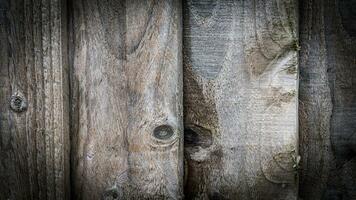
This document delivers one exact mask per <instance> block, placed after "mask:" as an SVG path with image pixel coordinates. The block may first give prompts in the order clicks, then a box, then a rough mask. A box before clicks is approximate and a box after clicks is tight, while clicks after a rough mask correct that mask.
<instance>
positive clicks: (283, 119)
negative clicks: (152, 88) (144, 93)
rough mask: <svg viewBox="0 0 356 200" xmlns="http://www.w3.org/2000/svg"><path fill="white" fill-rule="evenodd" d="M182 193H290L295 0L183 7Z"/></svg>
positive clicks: (225, 0) (191, 2)
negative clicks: (184, 174) (185, 168)
mask: <svg viewBox="0 0 356 200" xmlns="http://www.w3.org/2000/svg"><path fill="white" fill-rule="evenodd" d="M183 8H184V20H183V23H184V29H183V34H184V37H183V38H184V111H185V114H184V122H185V156H186V159H187V175H186V177H187V180H186V185H185V194H186V197H187V198H188V199H240V200H241V199H296V198H297V177H296V168H297V165H298V156H297V153H296V152H297V151H298V130H297V116H298V113H297V96H298V92H297V88H298V87H297V83H298V81H297V79H298V77H297V74H298V73H297V67H298V60H297V50H298V43H297V33H298V30H297V27H298V23H297V22H298V20H297V1H296V0H273V1H264V0H256V1H234V0H220V1H209V0H199V1H195V0H188V1H186V2H185V4H184V6H183Z"/></svg>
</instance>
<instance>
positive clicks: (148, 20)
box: [71, 0, 183, 199]
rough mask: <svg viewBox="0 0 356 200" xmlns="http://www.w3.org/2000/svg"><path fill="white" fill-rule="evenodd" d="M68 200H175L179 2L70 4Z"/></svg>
mask: <svg viewBox="0 0 356 200" xmlns="http://www.w3.org/2000/svg"><path fill="white" fill-rule="evenodd" d="M72 20H73V38H72V39H73V44H74V46H73V47H72V48H73V49H74V57H73V67H72V73H73V75H72V78H71V86H72V92H71V93H72V97H71V99H72V133H73V138H72V139H73V140H72V147H73V160H72V161H73V162H72V170H73V179H72V180H73V183H74V188H73V193H74V198H75V199H101V198H104V199H146V198H149V199H181V198H182V185H183V183H182V182H183V136H182V133H183V128H182V126H183V123H182V122H183V116H182V101H183V99H182V90H183V89H182V58H181V57H182V56H181V42H182V41H181V28H182V23H181V5H180V2H179V1H178V0H169V1H165V0H159V1H153V0H152V1H139V0H133V1H115V0H109V1H94V0H89V1H73V13H72Z"/></svg>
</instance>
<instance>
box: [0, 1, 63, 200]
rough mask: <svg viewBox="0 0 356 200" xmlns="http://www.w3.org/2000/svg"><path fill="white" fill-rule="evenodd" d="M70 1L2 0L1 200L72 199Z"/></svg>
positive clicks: (0, 6) (0, 11)
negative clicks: (70, 171)
mask: <svg viewBox="0 0 356 200" xmlns="http://www.w3.org/2000/svg"><path fill="white" fill-rule="evenodd" d="M65 2H66V1H62V0H42V1H40V0H33V1H29V0H3V1H0V44H1V45H0V94H1V95H0V158H1V159H0V188H1V192H0V199H69V194H70V192H69V185H70V183H69V125H68V124H69V109H68V108H69V104H68V103H69V98H68V97H69V88H68V86H69V85H68V68H67V66H68V63H67V40H66V38H67V37H66V33H67V31H66V3H65Z"/></svg>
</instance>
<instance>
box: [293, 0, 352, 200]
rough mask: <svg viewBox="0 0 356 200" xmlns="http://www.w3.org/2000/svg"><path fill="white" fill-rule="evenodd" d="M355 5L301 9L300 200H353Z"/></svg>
mask: <svg viewBox="0 0 356 200" xmlns="http://www.w3.org/2000/svg"><path fill="white" fill-rule="evenodd" d="M355 6H356V2H355V1H354V0H345V1H337V0H327V1H322V0H303V1H301V5H300V8H301V9H300V22H301V23H300V24H301V29H300V30H301V31H300V41H301V52H300V63H301V64H300V110H299V115H300V150H301V151H300V153H301V155H302V162H301V171H300V175H301V176H300V177H301V180H300V197H301V198H302V199H303V200H309V199H310V200H315V199H340V200H341V199H356V187H355V186H356V156H355V155H356V154H355V153H356V124H355V120H356V87H355V84H356V66H355V65H356V54H355V52H356V43H355V39H356V23H355V18H356V13H355V10H356V7H355Z"/></svg>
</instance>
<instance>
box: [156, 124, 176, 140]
mask: <svg viewBox="0 0 356 200" xmlns="http://www.w3.org/2000/svg"><path fill="white" fill-rule="evenodd" d="M173 135H174V130H173V128H172V127H171V126H169V125H160V126H157V127H156V128H155V129H154V130H153V136H154V137H155V138H156V139H159V140H169V139H171V138H172V136H173Z"/></svg>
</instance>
